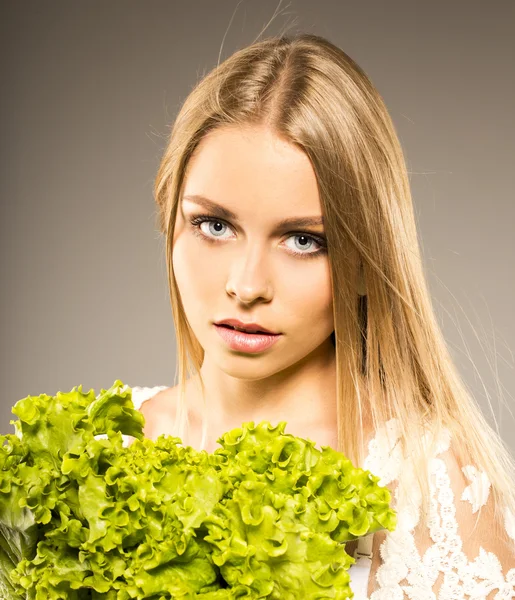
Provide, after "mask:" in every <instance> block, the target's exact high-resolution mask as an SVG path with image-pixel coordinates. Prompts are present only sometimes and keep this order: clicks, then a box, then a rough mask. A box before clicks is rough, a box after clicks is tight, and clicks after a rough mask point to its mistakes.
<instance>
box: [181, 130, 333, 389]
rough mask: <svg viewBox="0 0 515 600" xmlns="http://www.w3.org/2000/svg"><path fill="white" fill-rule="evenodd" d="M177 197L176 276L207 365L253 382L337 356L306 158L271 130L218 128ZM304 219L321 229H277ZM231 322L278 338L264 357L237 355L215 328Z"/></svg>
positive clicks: (313, 190)
mask: <svg viewBox="0 0 515 600" xmlns="http://www.w3.org/2000/svg"><path fill="white" fill-rule="evenodd" d="M183 189H184V191H183V194H182V199H181V200H182V201H181V203H180V205H179V208H178V212H177V220H176V224H175V234H174V241H173V269H174V273H175V278H176V281H177V285H178V288H179V292H180V296H181V299H182V303H183V306H184V309H185V312H186V317H187V319H188V322H189V324H190V326H191V328H192V330H193V332H194V333H195V335H196V337H197V339H198V341H199V343H200V344H201V346H202V347H203V349H204V351H205V358H204V360H205V361H206V360H208V361H211V362H212V363H214V364H215V365H216V366H218V368H220V369H222V370H223V371H224V372H226V373H227V374H229V375H231V376H233V377H238V378H245V379H253V380H254V379H261V378H264V377H267V376H270V375H273V374H275V373H278V372H279V371H282V370H283V369H287V368H289V367H292V366H293V365H295V363H297V362H298V361H301V360H305V359H308V360H309V356H310V355H313V353H320V352H333V351H334V348H333V347H332V344H331V340H330V334H331V332H332V331H333V330H334V321H333V306H332V304H333V301H332V287H331V281H330V271H329V262H328V257H327V251H326V248H325V237H324V227H323V224H322V223H321V219H322V212H321V205H320V199H319V195H318V188H317V183H316V179H315V174H314V172H313V169H312V166H311V163H310V161H309V159H308V158H307V156H306V155H305V154H304V153H303V152H302V151H301V150H300V149H298V148H297V147H295V146H293V145H291V144H289V143H287V142H285V141H283V140H281V139H280V138H278V137H276V136H275V135H274V134H272V133H270V132H269V130H267V129H264V128H257V127H253V128H250V127H248V128H241V127H238V128H236V127H224V128H223V129H218V130H216V131H213V132H211V133H210V134H209V135H208V136H207V137H205V138H204V139H203V140H202V142H201V143H200V145H199V146H198V148H197V151H196V153H195V155H194V156H193V157H192V158H191V160H190V163H189V165H188V172H187V175H186V179H185V183H184V188H183ZM195 196H196V198H195ZM202 198H207V199H208V200H209V201H210V202H208V201H207V200H203V199H202ZM215 203H216V205H218V207H219V208H217V207H216V205H215ZM230 213H231V214H230ZM201 216H203V218H205V217H209V218H210V219H212V220H211V221H204V222H201V220H200V219H199V217H201ZM304 218H309V219H314V220H317V221H320V224H314V225H306V224H301V223H298V224H295V223H289V224H281V221H283V220H285V219H295V220H297V219H304ZM195 219H197V220H196V221H194V222H193V223H192V221H193V220H195ZM228 318H233V319H239V320H240V321H243V322H246V323H249V322H254V323H259V324H260V325H261V326H263V327H265V328H266V329H268V330H270V331H273V332H278V333H280V334H281V335H280V336H279V337H278V338H277V340H276V342H275V343H274V344H273V345H272V346H271V347H269V348H267V349H266V350H263V351H259V352H255V353H248V352H242V351H235V350H234V349H232V348H231V347H230V346H229V345H228V344H227V343H226V341H224V339H223V338H222V337H221V335H220V334H219V329H218V328H217V327H216V326H215V325H214V324H215V323H216V322H218V321H220V320H222V319H228ZM319 358H320V356H319Z"/></svg>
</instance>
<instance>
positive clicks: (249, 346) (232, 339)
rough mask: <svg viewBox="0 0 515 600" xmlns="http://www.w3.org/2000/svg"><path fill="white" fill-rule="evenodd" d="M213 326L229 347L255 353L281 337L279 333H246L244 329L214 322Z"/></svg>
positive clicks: (271, 344)
mask: <svg viewBox="0 0 515 600" xmlns="http://www.w3.org/2000/svg"><path fill="white" fill-rule="evenodd" d="M215 328H216V330H217V331H218V334H219V335H220V337H221V338H222V339H223V340H224V342H225V343H226V344H227V345H228V346H229V348H231V349H232V350H238V351H239V352H248V353H251V354H257V353H258V352H263V350H267V349H268V348H270V347H271V346H273V345H274V344H275V342H277V340H278V339H279V338H280V337H281V334H280V333H276V334H270V333H246V332H244V331H237V330H236V329H230V328H229V327H224V326H223V325H216V324H215Z"/></svg>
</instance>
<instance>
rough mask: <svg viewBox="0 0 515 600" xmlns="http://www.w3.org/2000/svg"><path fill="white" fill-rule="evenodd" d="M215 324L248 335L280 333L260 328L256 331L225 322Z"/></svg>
mask: <svg viewBox="0 0 515 600" xmlns="http://www.w3.org/2000/svg"><path fill="white" fill-rule="evenodd" d="M215 325H216V326H217V327H224V328H225V329H232V330H233V331H240V332H242V333H246V334H248V335H274V336H275V335H281V334H280V333H271V332H270V331H262V330H256V331H248V330H247V329H244V328H243V327H236V326H235V325H227V324H226V323H215Z"/></svg>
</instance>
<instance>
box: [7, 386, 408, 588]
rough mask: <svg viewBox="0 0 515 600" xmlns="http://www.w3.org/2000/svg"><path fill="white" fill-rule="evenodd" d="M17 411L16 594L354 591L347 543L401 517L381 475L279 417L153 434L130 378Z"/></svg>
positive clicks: (12, 446) (12, 472)
mask: <svg viewBox="0 0 515 600" xmlns="http://www.w3.org/2000/svg"><path fill="white" fill-rule="evenodd" d="M12 412H13V414H15V415H16V416H18V419H19V420H18V421H11V423H12V424H13V425H14V427H15V434H7V435H0V597H1V598H3V599H5V600H25V599H30V600H32V599H34V600H40V599H41V600H43V599H45V600H57V599H63V600H86V599H88V600H89V599H91V600H97V599H100V598H105V599H107V600H129V599H132V598H138V599H149V600H168V599H177V600H179V599H181V600H183V599H184V600H190V599H192V600H193V599H203V600H233V599H237V598H248V599H258V598H269V599H281V600H289V599H294V598H295V599H297V598H299V597H302V598H306V599H312V600H315V599H322V598H335V599H341V600H343V599H345V598H352V597H353V593H352V590H351V588H350V585H349V582H350V577H349V572H348V570H349V567H350V566H351V565H352V564H353V563H354V562H355V560H354V558H352V557H351V556H349V555H348V554H347V553H346V552H345V542H347V541H349V540H353V539H357V538H359V537H361V536H364V535H367V534H369V533H372V532H374V531H378V530H381V529H388V530H390V531H392V530H393V529H395V527H396V523H397V521H396V514H395V512H394V511H393V510H392V509H391V508H390V506H389V503H390V500H391V498H390V492H389V490H388V489H387V488H385V487H381V486H379V485H378V481H379V478H378V477H375V476H374V475H373V474H372V473H370V472H369V471H366V470H363V469H358V468H355V467H353V465H352V464H351V462H350V461H349V460H348V459H346V458H345V456H343V454H341V453H338V452H336V451H335V450H333V449H331V448H330V447H326V446H324V447H322V449H321V450H318V449H317V448H315V444H314V442H312V441H310V440H304V439H302V438H299V437H295V436H293V435H290V434H286V433H285V431H284V430H285V426H286V422H284V421H283V422H280V423H279V424H278V425H276V426H275V427H272V426H271V425H270V423H268V422H266V421H264V422H262V423H259V424H258V425H255V424H254V422H249V423H244V424H243V425H242V427H241V428H237V429H234V430H232V431H229V432H227V433H225V434H224V435H223V436H222V437H221V438H219V439H218V440H217V441H218V443H219V444H220V446H221V447H220V448H218V449H217V450H215V452H213V453H212V454H209V453H207V452H205V451H201V452H198V451H196V450H194V449H193V448H191V447H189V446H186V447H184V446H183V445H182V444H181V440H180V438H178V437H174V436H165V435H162V436H160V437H159V438H158V439H157V440H156V441H152V440H150V439H147V438H145V437H144V435H143V426H144V418H143V415H142V414H141V413H140V412H139V411H137V410H136V409H135V408H134V405H133V403H132V392H131V389H130V388H129V387H128V386H126V385H124V384H123V383H122V382H121V381H120V380H117V381H115V383H114V384H113V386H112V387H111V388H110V389H108V390H103V389H102V390H101V392H100V393H99V394H98V396H97V395H95V393H94V391H93V390H90V391H89V392H88V393H83V392H82V387H81V386H79V387H78V388H73V389H72V391H71V392H69V393H62V392H58V393H57V395H56V396H48V395H45V394H42V395H40V396H28V397H27V398H24V399H22V400H20V401H18V402H17V403H16V404H15V406H14V407H13V409H12ZM127 435H130V436H132V437H133V438H135V441H134V442H133V443H132V444H131V445H130V446H127V444H126V443H124V437H123V436H127Z"/></svg>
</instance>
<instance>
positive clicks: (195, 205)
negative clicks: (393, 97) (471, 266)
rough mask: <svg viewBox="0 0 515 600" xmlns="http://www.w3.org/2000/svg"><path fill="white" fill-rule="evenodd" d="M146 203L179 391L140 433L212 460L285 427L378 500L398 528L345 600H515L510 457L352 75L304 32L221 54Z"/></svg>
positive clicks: (370, 546) (395, 146)
mask: <svg viewBox="0 0 515 600" xmlns="http://www.w3.org/2000/svg"><path fill="white" fill-rule="evenodd" d="M155 197H156V201H157V206H158V211H159V219H160V227H161V231H162V232H163V233H164V234H165V235H166V251H167V267H168V275H169V282H170V297H171V303H172V308H173V315H174V321H175V329H176V338H177V351H178V385H177V386H176V387H174V388H164V387H158V388H135V390H134V398H135V402H136V404H137V405H138V406H139V405H141V411H142V413H143V415H144V416H145V419H146V426H145V427H146V429H145V433H146V435H147V436H149V437H152V438H154V439H155V438H156V437H157V436H158V435H160V434H161V433H166V434H172V435H179V436H180V437H181V439H182V440H183V442H185V443H187V444H189V445H192V446H194V447H197V448H199V449H201V448H205V449H207V450H209V451H212V450H214V449H215V448H216V447H217V444H216V440H217V438H218V437H219V436H220V435H221V434H222V433H223V432H224V431H227V430H229V429H231V428H233V427H237V426H240V425H241V424H242V422H245V421H255V422H259V421H261V420H268V421H270V422H271V423H274V422H278V421H281V420H285V421H287V423H288V426H287V432H289V433H293V434H295V435H301V436H303V437H306V438H309V439H312V440H314V441H316V442H317V444H318V445H319V446H322V445H331V446H332V447H334V448H336V449H337V450H339V451H341V452H343V453H344V454H345V455H346V456H348V457H349V458H350V459H351V460H352V461H353V462H354V463H355V464H357V465H359V466H361V467H363V468H367V469H370V471H371V472H372V473H374V474H375V475H378V476H380V477H381V485H387V486H388V487H389V488H390V489H391V491H392V498H393V499H394V501H393V502H392V506H393V508H395V509H396V510H397V512H398V526H397V529H396V530H395V531H393V532H388V531H387V532H377V533H376V534H375V535H373V536H367V538H363V539H362V540H360V544H359V545H358V547H357V549H356V548H352V549H350V548H349V550H348V551H349V552H351V551H352V552H354V550H356V554H355V557H356V558H359V560H358V561H357V562H356V564H355V565H353V566H352V567H351V575H352V577H353V579H352V589H353V591H354V593H355V597H356V598H366V597H370V598H371V599H372V600H379V599H381V600H384V599H388V600H390V599H401V598H412V599H415V600H417V599H420V600H421V599H422V598H424V599H426V598H435V597H439V598H451V597H452V598H479V597H481V598H483V597H485V598H494V597H495V598H500V597H502V598H512V597H515V526H514V523H515V519H514V517H513V516H514V514H515V511H514V509H515V490H514V481H515V466H514V461H513V458H512V457H511V455H510V453H509V451H508V450H507V448H506V447H505V446H504V444H503V442H502V440H501V439H500V438H499V436H498V435H497V433H496V432H494V431H493V430H492V429H491V427H490V426H489V425H488V423H487V421H486V420H485V418H484V417H483V415H482V413H481V410H480V409H479V407H478V406H477V405H476V403H475V401H474V399H473V398H472V397H471V396H470V394H469V393H468V392H467V390H466V387H465V385H464V383H463V382H462V381H461V379H460V377H459V374H458V371H457V369H456V367H455V365H454V364H453V362H452V360H451V357H450V355H449V352H448V350H447V348H446V345H445V340H444V338H443V336H442V333H441V331H440V329H439V327H438V324H437V320H436V318H435V315H434V312H433V309H432V306H431V299H430V295H429V292H428V287H427V285H426V281H425V278H424V273H423V266H422V260H421V254H420V250H419V245H418V239H417V231H416V226H415V219H414V214H413V206H412V200H411V195H410V188H409V180H408V176H407V170H406V165H405V161H404V157H403V153H402V150H401V147H400V144H399V140H398V138H397V135H396V132H395V129H394V126H393V124H392V121H391V118H390V116H389V114H388V112H387V110H386V107H385V105H384V102H383V100H382V98H381V97H380V95H379V93H378V92H377V90H376V89H375V88H374V86H373V85H372V83H371V82H370V80H369V79H368V77H367V76H366V74H365V73H364V72H363V70H362V69H361V68H360V67H359V66H358V65H357V64H356V63H355V62H354V61H353V60H352V59H351V58H350V57H349V56H347V55H346V54H345V53H344V52H343V51H342V50H341V49H339V48H337V47H336V46H334V45H333V44H332V43H330V42H329V41H327V40H326V39H324V38H321V37H318V36H315V35H308V34H302V35H297V36H281V37H274V38H269V39H265V40H262V41H259V42H257V43H254V44H252V45H251V46H249V47H247V48H244V49H242V50H240V51H238V52H236V53H235V54H234V55H232V56H231V57H230V58H228V59H227V60H226V61H225V62H224V63H223V64H221V65H219V66H218V67H217V68H215V69H214V70H213V71H212V72H210V73H209V74H208V75H207V76H206V77H204V78H203V79H202V81H200V83H199V84H198V85H197V86H196V87H195V89H194V90H193V91H192V92H191V94H190V95H189V96H188V98H187V99H186V101H185V103H184V105H183V107H182V109H181V111H180V113H179V115H178V117H177V119H176V121H175V123H174V125H173V128H172V132H171V136H170V140H169V143H168V146H167V148H166V151H165V154H164V157H163V159H162V163H161V166H160V168H159V172H158V175H157V179H156V184H155ZM231 319H232V321H231ZM227 320H229V321H228V322H227ZM235 320H236V321H235ZM222 321H226V322H225V323H222ZM235 326H236V327H238V328H239V329H242V328H243V329H244V328H247V329H249V328H251V329H253V330H254V333H252V332H248V333H244V332H242V331H238V330H237V329H234V327H235ZM265 329H266V330H268V331H269V333H261V334H259V333H256V332H255V331H256V330H261V331H262V330H265ZM143 402H144V404H143ZM361 557H363V558H361ZM499 590H501V592H502V594H503V595H497V596H496V594H497V593H498V592H499ZM433 594H434V595H433ZM499 594H500V592H499Z"/></svg>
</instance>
